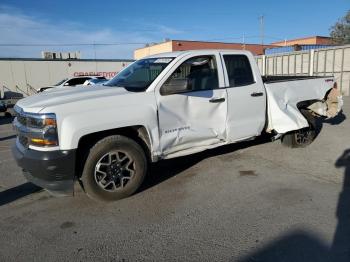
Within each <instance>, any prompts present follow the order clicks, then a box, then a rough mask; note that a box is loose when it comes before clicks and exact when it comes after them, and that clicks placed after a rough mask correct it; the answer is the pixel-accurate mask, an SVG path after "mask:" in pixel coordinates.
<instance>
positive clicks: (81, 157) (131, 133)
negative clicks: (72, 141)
mask: <svg viewBox="0 0 350 262" xmlns="http://www.w3.org/2000/svg"><path fill="white" fill-rule="evenodd" d="M112 135H123V136H125V137H128V138H130V139H133V140H134V141H136V142H137V143H138V144H139V145H140V146H141V147H142V149H143V150H144V152H145V155H146V158H147V160H148V161H149V162H151V161H155V159H154V157H153V155H152V142H151V137H150V134H149V132H148V130H147V128H146V127H145V126H142V125H135V126H127V127H120V128H114V129H109V130H103V131H98V132H94V133H91V134H86V135H84V136H82V137H81V138H80V139H79V142H78V147H77V152H76V156H77V157H76V165H75V166H76V172H75V173H76V176H77V177H80V176H81V173H82V170H83V168H84V164H85V161H86V159H87V157H88V154H89V151H90V148H91V147H93V146H94V145H95V144H96V143H97V142H98V141H100V140H101V139H103V138H105V137H108V136H112Z"/></svg>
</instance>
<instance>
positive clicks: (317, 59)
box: [256, 45, 350, 96]
mask: <svg viewBox="0 0 350 262" xmlns="http://www.w3.org/2000/svg"><path fill="white" fill-rule="evenodd" d="M256 60H257V63H258V66H259V69H260V72H261V74H262V75H296V76H297V75H300V76H302V75H310V76H326V75H327V76H328V75H334V77H335V80H336V81H337V83H338V86H339V87H340V90H341V92H342V94H343V95H346V96H349V93H350V45H344V46H335V47H329V48H322V49H315V50H308V51H298V52H292V53H284V54H274V55H262V56H258V57H257V58H256Z"/></svg>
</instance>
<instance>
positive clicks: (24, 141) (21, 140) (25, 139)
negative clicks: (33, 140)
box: [18, 134, 29, 147]
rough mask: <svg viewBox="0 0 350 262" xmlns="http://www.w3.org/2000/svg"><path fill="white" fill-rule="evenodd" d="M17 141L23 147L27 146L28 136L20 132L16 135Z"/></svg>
mask: <svg viewBox="0 0 350 262" xmlns="http://www.w3.org/2000/svg"><path fill="white" fill-rule="evenodd" d="M18 141H19V142H20V143H21V145H22V146H24V147H28V146H29V143H28V138H27V137H25V136H22V135H21V134H19V135H18Z"/></svg>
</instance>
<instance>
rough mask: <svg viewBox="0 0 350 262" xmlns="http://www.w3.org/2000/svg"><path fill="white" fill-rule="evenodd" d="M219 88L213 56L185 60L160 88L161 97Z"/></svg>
mask: <svg viewBox="0 0 350 262" xmlns="http://www.w3.org/2000/svg"><path fill="white" fill-rule="evenodd" d="M218 86H219V82H218V70H217V65H216V60H215V57H214V56H198V57H193V58H190V59H188V60H186V61H185V62H184V63H182V64H181V65H180V66H179V67H178V68H177V69H176V70H175V72H174V73H173V74H172V75H171V76H170V77H169V78H168V80H167V81H166V82H165V83H164V85H163V86H162V88H161V90H160V91H161V94H162V95H168V94H176V93H184V92H192V91H201V90H212V89H216V88H218Z"/></svg>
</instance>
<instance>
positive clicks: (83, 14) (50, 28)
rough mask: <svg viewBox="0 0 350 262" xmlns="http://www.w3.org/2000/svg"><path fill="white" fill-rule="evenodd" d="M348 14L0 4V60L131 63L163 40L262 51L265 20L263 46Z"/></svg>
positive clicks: (318, 30)
mask: <svg viewBox="0 0 350 262" xmlns="http://www.w3.org/2000/svg"><path fill="white" fill-rule="evenodd" d="M349 9H350V0H332V1H329V0H328V1H325V0H293V1H291V0H289V1H288V0H278V1H277V0H276V1H269V0H261V1H258V0H255V1H254V0H250V1H248V0H245V1H241V0H236V1H235V0H231V1H229V0H211V1H205V0H202V1H198V0H187V1H184V0H176V1H164V0H163V1H158V0H154V1H144V0H143V1H139V0H131V1H125V0H124V1H113V0H104V1H72V0H71V1H68V0H60V1H57V0H55V1H53V0H35V1H34V0H21V1H20V0H1V1H0V57H40V52H41V51H43V50H47V51H81V53H82V58H95V57H96V58H105V59H108V58H132V57H133V50H134V49H136V48H140V47H143V46H144V45H145V44H146V43H152V42H161V41H164V39H181V40H209V41H221V42H242V41H243V37H244V39H245V42H246V43H261V41H262V40H261V37H260V35H261V27H260V20H259V17H260V16H262V15H263V16H264V35H265V37H264V43H271V42H274V41H279V40H284V39H293V38H299V37H307V36H314V35H322V36H328V35H329V28H330V27H331V26H332V25H333V24H334V23H335V22H336V21H337V20H338V19H339V18H340V17H342V16H344V15H345V13H346V11H347V10H349ZM106 44H111V45H106ZM38 45H39V46H38ZM68 45H69V46H68Z"/></svg>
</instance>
